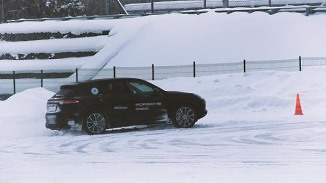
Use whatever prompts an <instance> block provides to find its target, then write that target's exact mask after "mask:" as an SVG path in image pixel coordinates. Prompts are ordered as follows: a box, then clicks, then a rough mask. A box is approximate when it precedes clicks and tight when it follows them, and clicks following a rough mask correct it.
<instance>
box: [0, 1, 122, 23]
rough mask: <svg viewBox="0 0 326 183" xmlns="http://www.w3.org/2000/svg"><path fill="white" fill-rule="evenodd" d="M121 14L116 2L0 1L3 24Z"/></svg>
mask: <svg viewBox="0 0 326 183" xmlns="http://www.w3.org/2000/svg"><path fill="white" fill-rule="evenodd" d="M119 13H122V12H121V8H120V7H119V6H118V4H117V2H116V1H115V0H0V16H1V22H5V21H6V20H15V19H32V18H53V17H67V16H72V17H74V16H85V15H87V16H91V15H105V14H119Z"/></svg>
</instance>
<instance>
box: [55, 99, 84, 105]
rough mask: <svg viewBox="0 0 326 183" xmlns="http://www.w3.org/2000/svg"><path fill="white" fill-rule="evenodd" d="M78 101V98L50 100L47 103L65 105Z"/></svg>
mask: <svg viewBox="0 0 326 183" xmlns="http://www.w3.org/2000/svg"><path fill="white" fill-rule="evenodd" d="M79 102H80V101H79V100H52V101H50V102H49V103H51V104H60V105H65V104H78V103H79Z"/></svg>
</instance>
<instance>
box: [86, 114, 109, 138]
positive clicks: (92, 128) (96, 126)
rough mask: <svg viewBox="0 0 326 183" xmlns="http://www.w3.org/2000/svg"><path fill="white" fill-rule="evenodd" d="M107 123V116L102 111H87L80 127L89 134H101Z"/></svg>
mask: <svg viewBox="0 0 326 183" xmlns="http://www.w3.org/2000/svg"><path fill="white" fill-rule="evenodd" d="M107 125H108V118H107V116H106V115H105V114H104V113H102V112H95V111H94V112H90V113H87V114H86V115H85V116H84V118H83V122H82V129H83V131H84V132H86V133H87V134H89V135H96V134H102V133H104V132H105V130H106V127H107Z"/></svg>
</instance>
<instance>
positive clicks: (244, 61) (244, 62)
mask: <svg viewBox="0 0 326 183" xmlns="http://www.w3.org/2000/svg"><path fill="white" fill-rule="evenodd" d="M243 72H246V60H243Z"/></svg>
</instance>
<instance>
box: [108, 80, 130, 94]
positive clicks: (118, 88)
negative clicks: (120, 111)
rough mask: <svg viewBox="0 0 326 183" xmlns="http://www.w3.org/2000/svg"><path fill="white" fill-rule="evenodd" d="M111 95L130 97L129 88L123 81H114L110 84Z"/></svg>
mask: <svg viewBox="0 0 326 183" xmlns="http://www.w3.org/2000/svg"><path fill="white" fill-rule="evenodd" d="M109 90H110V91H109V94H111V95H112V96H117V95H124V96H125V95H130V92H129V90H128V88H127V86H126V85H125V84H124V83H123V82H122V81H113V82H110V83H109Z"/></svg>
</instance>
